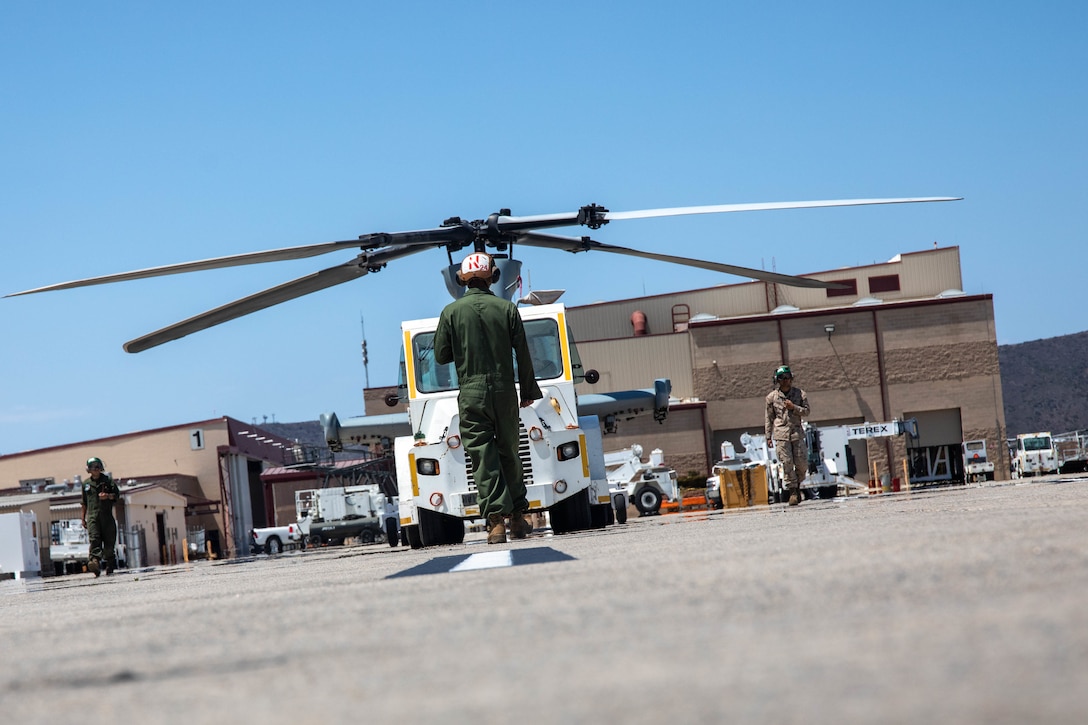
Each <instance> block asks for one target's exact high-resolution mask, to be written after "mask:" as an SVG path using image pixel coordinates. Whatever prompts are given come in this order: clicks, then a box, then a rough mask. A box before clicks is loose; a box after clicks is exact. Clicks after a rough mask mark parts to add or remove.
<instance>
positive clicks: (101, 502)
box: [83, 473, 121, 568]
mask: <svg viewBox="0 0 1088 725" xmlns="http://www.w3.org/2000/svg"><path fill="white" fill-rule="evenodd" d="M100 493H107V494H110V495H112V496H116V497H117V498H120V495H121V491H120V489H118V488H117V484H116V483H114V482H113V479H112V478H110V477H109V476H108V475H107V474H106V473H102V474H101V475H99V477H98V480H97V481H96V480H94V479H93V478H91V477H90V476H88V477H87V479H86V480H85V481H83V505H84V506H85V507H86V510H87V536H88V539H89V541H90V556H91V559H95V560H97V561H99V562H103V561H104V562H106V564H107V565H108V566H110V567H111V568H113V567H115V566H116V565H117V522H116V521H115V520H114V518H113V505H114V504H115V503H116V502H117V498H112V499H109V498H107V499H100V498H98V494H100Z"/></svg>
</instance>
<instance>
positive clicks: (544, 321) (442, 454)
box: [321, 304, 671, 548]
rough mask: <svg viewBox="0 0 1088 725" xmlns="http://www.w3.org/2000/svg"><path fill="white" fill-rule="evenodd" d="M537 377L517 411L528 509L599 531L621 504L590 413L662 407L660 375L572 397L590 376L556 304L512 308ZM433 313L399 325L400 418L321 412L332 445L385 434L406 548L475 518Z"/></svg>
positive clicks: (453, 378)
mask: <svg viewBox="0 0 1088 725" xmlns="http://www.w3.org/2000/svg"><path fill="white" fill-rule="evenodd" d="M518 312H519V314H520V315H521V317H522V320H523V322H524V325H525V334H526V338H527V342H528V345H529V350H530V353H531V355H532V360H533V369H534V371H535V373H536V378H537V383H538V384H539V386H540V389H541V392H542V393H543V395H544V397H543V398H542V399H540V400H537V401H535V402H534V403H533V405H531V406H529V407H526V408H520V409H519V415H520V418H521V425H520V430H521V445H520V457H521V462H522V468H523V470H524V475H525V486H526V492H527V498H528V501H529V512H530V513H534V512H535V513H540V512H547V513H548V517H549V519H550V522H551V528H552V531H553V533H567V532H571V531H579V530H583V529H590V528H600V527H603V526H607V525H608V524H610V523H613V522H614V521H615V520H616V516H617V513H619V512H621V511H622V512H624V513H621V514H619V515H621V516H622V515H625V512H626V507H627V500H626V496H624V495H622V493H621V492H613V491H611V490H610V489H609V483H608V479H607V476H606V472H605V466H604V449H603V446H602V444H601V436H602V434H601V424H600V419H601V418H602V417H603V418H605V419H606V427H607V426H608V425H609V423H608V422H607V421H608V420H609V419H611V420H613V421H614V419H615V417H617V416H621V415H622V416H625V417H626V416H631V415H636V414H638V413H640V412H643V411H652V412H653V414H654V417H655V418H657V419H658V420H663V419H664V418H665V416H666V415H667V413H668V405H669V392H670V388H671V385H670V383H669V381H668V380H664V379H662V380H657V381H655V383H654V388H653V389H644V390H631V391H624V392H621V393H610V394H600V395H583V396H581V397H579V396H577V395H576V393H575V388H574V386H575V383H577V382H581V381H582V380H583V379H584V380H586V381H587V382H590V383H592V382H596V378H597V377H598V376H597V374H596V371H593V370H589V371H586V370H583V368H582V363H581V359H580V358H579V357H578V352H577V348H576V346H575V344H574V339H573V336H572V335H571V334H570V331H569V329H568V328H567V325H566V312H565V308H564V307H563V305H561V304H539V305H534V306H531V307H519V308H518ZM437 327H438V318H437V317H435V318H429V319H424V320H411V321H407V322H403V323H402V324H401V330H402V337H403V340H404V348H403V349H402V353H401V354H402V358H401V360H402V362H401V384H400V390H399V395H398V396H395V399H394V400H393V401H392V402H393V404H396V403H397V402H404V401H407V403H408V412H407V415H403V414H393V415H385V416H364V417H360V418H354V419H349V420H345V421H344V422H343V423H341V422H340V421H339V420H338V418H337V416H336V414H334V413H332V414H326V415H323V416H322V418H321V419H322V423H323V425H324V429H325V439H326V441H328V443H329V447H330V448H331V449H332V450H334V451H336V450H341V449H342V448H343V446H344V445H345V444H349V443H359V442H367V441H372V440H380V439H381V438H382V437H386V436H392V435H395V436H396V437H395V440H394V443H393V457H394V461H395V464H396V471H397V485H398V488H399V517H400V525H401V528H402V531H403V533H404V536H405V538H406V539H407V541H408V544H409V545H410V546H411V547H412V548H420V547H425V546H437V545H445V544H457V543H461V542H462V541H463V540H464V536H465V522H466V521H472V520H475V519H479V518H482V516H481V514H480V506H479V502H478V500H477V491H476V483H475V481H474V480H473V476H472V466H471V462H470V461H469V460H468V457H467V456H466V455H465V450H464V447H463V446H462V445H461V436H460V416H459V414H458V408H457V394H458V383H457V373H456V371H455V369H454V366H453V364H445V365H441V364H438V363H436V362H435V359H434V334H435V330H436V328H437Z"/></svg>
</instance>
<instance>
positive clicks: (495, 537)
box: [487, 514, 506, 544]
mask: <svg viewBox="0 0 1088 725" xmlns="http://www.w3.org/2000/svg"><path fill="white" fill-rule="evenodd" d="M487 543H489V544H505V543H506V524H504V523H503V520H502V514H491V515H489V516H488V517H487Z"/></svg>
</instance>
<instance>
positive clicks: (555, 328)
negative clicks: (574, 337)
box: [399, 319, 581, 400]
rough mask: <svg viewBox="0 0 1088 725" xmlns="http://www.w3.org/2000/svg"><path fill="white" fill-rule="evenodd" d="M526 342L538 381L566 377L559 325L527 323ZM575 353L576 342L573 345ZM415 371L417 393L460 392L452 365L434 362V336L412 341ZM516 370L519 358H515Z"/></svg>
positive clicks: (403, 377) (404, 391) (403, 372)
mask: <svg viewBox="0 0 1088 725" xmlns="http://www.w3.org/2000/svg"><path fill="white" fill-rule="evenodd" d="M525 339H526V343H527V344H528V346H529V354H530V356H531V357H532V360H533V372H534V373H535V375H536V379H537V380H554V379H555V378H561V377H563V345H562V343H561V342H560V338H559V325H558V324H557V323H556V321H555V320H551V319H544V320H528V321H526V322H525ZM571 350H572V352H573V350H574V347H573V341H572V342H571ZM412 358H413V360H412V368H413V372H414V374H415V386H416V390H418V391H419V392H421V393H442V392H446V391H450V390H457V371H456V370H455V369H454V366H453V363H447V364H445V365H439V364H438V363H436V362H435V360H434V333H433V332H421V333H419V334H418V335H415V336H414V337H413V338H412ZM513 360H514V368H515V369H517V355H514V358H513ZM573 360H574V362H575V364H576V366H575V374H576V375H577V374H578V373H579V372H580V371H581V364H580V363H579V362H578V358H577V353H575V354H574V358H573ZM406 381H407V369H406V367H405V366H404V365H403V364H402V365H401V386H400V387H401V389H400V391H399V392H400V394H401V395H402V396H404V399H405V400H406V399H407V393H408V390H407V387H406V385H405V383H406Z"/></svg>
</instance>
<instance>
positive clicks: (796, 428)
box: [764, 365, 809, 506]
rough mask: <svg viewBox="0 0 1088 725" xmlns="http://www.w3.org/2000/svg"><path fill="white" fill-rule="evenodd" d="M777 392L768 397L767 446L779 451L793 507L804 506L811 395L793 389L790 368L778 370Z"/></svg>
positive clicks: (776, 376)
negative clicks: (804, 420) (804, 423)
mask: <svg viewBox="0 0 1088 725" xmlns="http://www.w3.org/2000/svg"><path fill="white" fill-rule="evenodd" d="M774 382H775V389H774V390H772V391H771V392H770V393H769V394H768V395H767V416H766V422H765V425H764V428H765V431H764V432H765V433H766V434H767V445H768V446H771V447H773V448H776V449H777V450H778V461H779V462H780V463H781V464H782V474H783V477H784V478H785V479H786V491H788V492H789V495H790V501H789V505H790V506H796V505H797V504H799V503H801V481H802V480H804V478H805V474H806V473H807V472H808V450H807V446H806V445H805V431H804V429H803V428H802V427H801V418H802V417H804V416H806V415H808V414H809V407H808V396H806V395H805V391H803V390H801V389H800V388H795V387H793V372H791V371H790V368H789V366H788V365H783V366H782V367H780V368H778V369H777V370H775V371H774Z"/></svg>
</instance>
